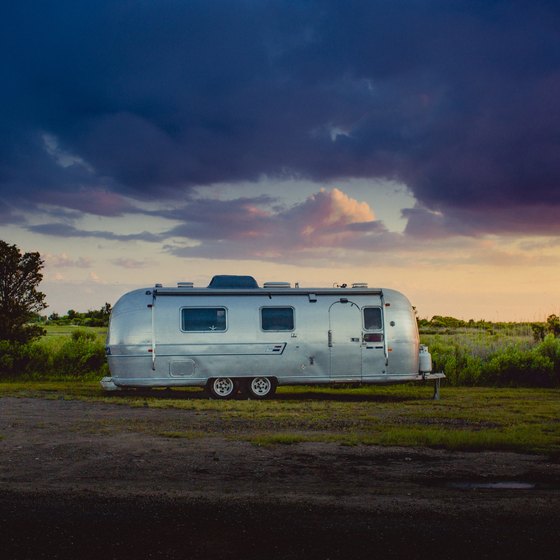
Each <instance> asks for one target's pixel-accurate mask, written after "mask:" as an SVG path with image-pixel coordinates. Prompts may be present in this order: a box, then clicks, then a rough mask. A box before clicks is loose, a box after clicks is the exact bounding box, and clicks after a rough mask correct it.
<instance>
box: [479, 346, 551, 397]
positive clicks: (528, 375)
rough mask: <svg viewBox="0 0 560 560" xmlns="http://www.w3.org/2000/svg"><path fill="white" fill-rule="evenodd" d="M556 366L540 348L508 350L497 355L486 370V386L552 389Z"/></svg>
mask: <svg viewBox="0 0 560 560" xmlns="http://www.w3.org/2000/svg"><path fill="white" fill-rule="evenodd" d="M553 371H554V364H553V362H552V360H551V359H550V358H548V357H547V356H544V355H542V354H541V353H540V352H539V348H538V347H537V348H534V349H531V350H520V349H519V348H507V349H506V350H505V351H504V352H501V353H499V354H496V355H495V356H493V357H492V359H491V360H490V361H489V363H488V364H487V365H486V366H485V368H484V376H483V377H484V382H485V384H491V385H500V386H508V387H551V386H552V385H553Z"/></svg>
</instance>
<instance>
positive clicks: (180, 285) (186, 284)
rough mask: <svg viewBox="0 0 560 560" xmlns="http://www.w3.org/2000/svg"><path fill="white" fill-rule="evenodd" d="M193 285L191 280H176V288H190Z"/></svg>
mask: <svg viewBox="0 0 560 560" xmlns="http://www.w3.org/2000/svg"><path fill="white" fill-rule="evenodd" d="M193 286H194V284H193V283H192V282H177V288H192V287H193Z"/></svg>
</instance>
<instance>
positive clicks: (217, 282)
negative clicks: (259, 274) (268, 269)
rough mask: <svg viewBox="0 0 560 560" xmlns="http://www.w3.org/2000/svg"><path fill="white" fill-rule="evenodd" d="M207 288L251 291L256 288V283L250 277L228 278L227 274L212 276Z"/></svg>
mask: <svg viewBox="0 0 560 560" xmlns="http://www.w3.org/2000/svg"><path fill="white" fill-rule="evenodd" d="M208 287H209V288H218V289H228V288H238V289H252V288H258V287H259V285H258V284H257V281H256V280H255V279H254V278H253V277H252V276H230V275H228V274H219V275H218V276H214V278H212V280H211V281H210V284H208Z"/></svg>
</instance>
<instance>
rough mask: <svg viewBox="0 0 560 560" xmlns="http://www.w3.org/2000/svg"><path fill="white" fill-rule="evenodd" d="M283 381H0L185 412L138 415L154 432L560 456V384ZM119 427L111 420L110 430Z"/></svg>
mask: <svg viewBox="0 0 560 560" xmlns="http://www.w3.org/2000/svg"><path fill="white" fill-rule="evenodd" d="M431 394H432V387H431V385H430V384H427V385H420V384H411V385H395V386H388V387H387V386H364V387H357V388H331V387H280V388H279V389H278V394H277V397H276V398H275V399H273V400H269V401H251V400H231V401H214V400H210V399H208V398H207V397H206V396H205V395H204V393H202V391H201V390H200V389H182V390H174V391H171V392H167V391H161V390H153V391H146V392H130V393H124V392H123V393H120V392H116V393H104V392H103V391H102V390H101V388H100V387H99V384H98V382H97V381H72V382H70V381H56V382H47V381H42V382H40V381H33V382H6V383H0V398H1V397H6V396H13V397H32V398H44V399H66V400H82V401H87V402H91V403H92V404H94V403H96V402H104V403H112V404H116V405H120V406H127V407H142V408H156V409H168V408H173V409H179V410H184V411H185V413H186V414H185V416H184V421H181V422H179V423H177V422H175V423H173V422H172V421H171V420H169V421H168V423H167V424H166V423H165V421H164V420H162V422H163V423H161V422H160V423H157V425H153V426H152V425H150V424H149V423H147V422H146V423H138V425H137V426H135V427H133V429H138V430H141V431H148V432H150V433H153V434H154V435H156V436H159V437H167V438H185V439H194V438H200V437H226V438H229V439H233V440H239V441H248V442H251V443H253V444H255V445H281V444H284V445H288V444H297V443H300V442H307V441H309V442H313V441H318V442H332V443H335V444H340V445H381V446H395V445H396V446H425V447H434V448H443V449H449V450H466V451H480V450H498V451H505V450H507V451H515V452H529V453H541V454H549V455H560V390H559V389H505V388H500V389H495V388H480V387H477V388H470V387H445V386H444V387H443V388H442V400H440V401H433V400H431V398H430V397H431ZM117 428H118V429H122V426H121V427H118V426H117V427H115V429H117Z"/></svg>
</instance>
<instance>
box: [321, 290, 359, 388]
mask: <svg viewBox="0 0 560 560" xmlns="http://www.w3.org/2000/svg"><path fill="white" fill-rule="evenodd" d="M361 341H362V319H361V313H360V308H359V307H358V306H357V305H356V304H355V303H352V302H351V301H349V300H348V299H346V298H340V300H339V301H336V302H334V303H333V304H331V306H330V308H329V334H328V344H329V350H330V377H331V379H332V380H339V381H342V380H348V381H360V380H361V378H362V347H361Z"/></svg>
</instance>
